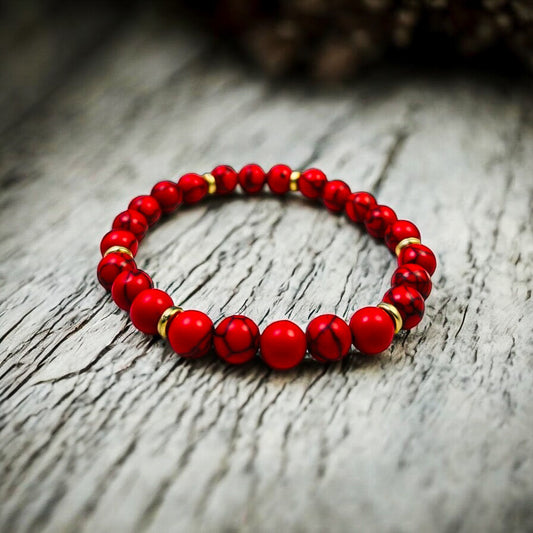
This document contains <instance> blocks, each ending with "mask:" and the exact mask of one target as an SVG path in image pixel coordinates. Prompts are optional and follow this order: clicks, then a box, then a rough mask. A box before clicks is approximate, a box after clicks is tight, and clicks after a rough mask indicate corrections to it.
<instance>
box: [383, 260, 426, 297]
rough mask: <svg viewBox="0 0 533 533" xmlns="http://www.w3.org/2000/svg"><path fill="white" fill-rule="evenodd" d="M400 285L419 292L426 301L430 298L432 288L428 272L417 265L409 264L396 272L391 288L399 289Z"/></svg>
mask: <svg viewBox="0 0 533 533" xmlns="http://www.w3.org/2000/svg"><path fill="white" fill-rule="evenodd" d="M400 285H404V286H407V287H411V288H413V289H415V290H417V291H418V292H419V293H420V294H421V295H422V298H424V300H425V299H426V298H427V297H428V296H429V293H430V292H431V287H432V283H431V277H430V275H429V273H428V271H427V270H426V269H425V268H424V267H422V266H420V265H417V264H416V263H407V264H406V265H402V266H400V267H398V268H397V269H396V270H395V271H394V274H393V275H392V279H391V286H392V287H398V286H400Z"/></svg>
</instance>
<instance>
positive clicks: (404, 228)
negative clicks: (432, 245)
mask: <svg viewBox="0 0 533 533" xmlns="http://www.w3.org/2000/svg"><path fill="white" fill-rule="evenodd" d="M408 237H414V238H416V239H420V231H418V228H417V227H416V226H415V225H414V224H413V223H412V222H410V221H409V220H397V221H396V222H394V223H393V224H391V225H390V226H389V227H388V228H387V229H386V231H385V244H386V245H387V248H388V249H389V250H390V251H391V252H394V251H395V250H396V246H397V245H398V243H399V242H401V241H403V240H404V239H407V238H408Z"/></svg>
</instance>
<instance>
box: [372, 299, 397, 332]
mask: <svg viewBox="0 0 533 533" xmlns="http://www.w3.org/2000/svg"><path fill="white" fill-rule="evenodd" d="M378 307H380V308H381V309H383V310H384V311H386V312H387V313H388V314H389V315H390V317H391V318H392V320H393V321H394V333H398V332H399V331H400V330H401V329H402V326H403V320H402V315H400V312H399V311H398V309H396V307H394V305H392V304H389V303H387V302H381V303H380V304H378Z"/></svg>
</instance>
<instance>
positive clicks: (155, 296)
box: [130, 289, 174, 335]
mask: <svg viewBox="0 0 533 533" xmlns="http://www.w3.org/2000/svg"><path fill="white" fill-rule="evenodd" d="M173 305H174V303H173V302H172V298H171V297H170V296H169V295H168V294H167V293H166V292H164V291H160V290H159V289H146V290H145V291H142V292H140V293H139V294H138V295H137V296H136V297H135V298H134V300H133V302H132V304H131V307H130V318H131V321H132V322H133V325H134V326H135V327H136V328H137V329H138V330H139V331H142V332H143V333H147V334H148V335H156V334H157V323H158V322H159V319H160V318H161V315H162V314H163V312H164V311H165V310H166V309H168V308H169V307H172V306H173Z"/></svg>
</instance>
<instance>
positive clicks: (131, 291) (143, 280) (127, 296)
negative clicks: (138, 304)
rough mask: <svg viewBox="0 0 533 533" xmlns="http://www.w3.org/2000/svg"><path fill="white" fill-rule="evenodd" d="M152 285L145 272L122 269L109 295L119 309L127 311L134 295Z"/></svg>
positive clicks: (150, 287)
mask: <svg viewBox="0 0 533 533" xmlns="http://www.w3.org/2000/svg"><path fill="white" fill-rule="evenodd" d="M153 286H154V282H153V281H152V278H151V277H150V276H149V275H148V274H147V273H146V272H143V271H142V270H124V271H123V272H121V273H120V274H119V275H118V276H117V277H116V279H115V281H114V282H113V286H112V287H111V296H112V298H113V301H114V302H115V303H116V304H117V305H118V306H119V307H120V308H121V309H124V310H125V311H129V310H130V307H131V304H132V302H133V300H135V297H136V296H137V295H138V294H139V293H141V292H142V291H145V290H146V289H152V288H153Z"/></svg>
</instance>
